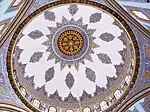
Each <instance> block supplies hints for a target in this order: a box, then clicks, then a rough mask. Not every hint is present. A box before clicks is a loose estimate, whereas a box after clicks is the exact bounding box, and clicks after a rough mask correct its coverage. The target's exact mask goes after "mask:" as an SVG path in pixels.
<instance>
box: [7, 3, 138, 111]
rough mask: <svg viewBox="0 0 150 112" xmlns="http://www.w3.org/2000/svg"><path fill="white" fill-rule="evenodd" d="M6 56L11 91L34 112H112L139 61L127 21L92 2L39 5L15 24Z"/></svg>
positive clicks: (131, 84)
mask: <svg viewBox="0 0 150 112" xmlns="http://www.w3.org/2000/svg"><path fill="white" fill-rule="evenodd" d="M60 4H62V5H60ZM54 5H55V7H53V6H54ZM106 9H107V10H106ZM85 12H86V14H85ZM112 12H113V13H112ZM112 14H113V15H112ZM31 18H32V20H31ZM41 21H42V23H41ZM16 37H17V38H16ZM7 58H8V62H7V68H8V73H9V75H8V76H9V78H10V82H11V84H12V87H13V89H14V90H15V92H16V94H17V95H18V96H19V98H20V99H21V101H22V102H23V103H24V104H25V105H26V106H27V107H29V108H30V109H31V110H33V111H37V112H41V111H45V112H47V111H48V110H49V111H53V112H62V111H63V112H81V111H82V112H91V111H95V110H96V111H98V112H99V111H105V110H108V111H113V110H114V109H115V108H117V106H116V105H118V106H119V104H120V103H119V102H121V101H123V100H124V99H125V97H126V96H127V94H128V92H129V91H130V89H131V88H132V86H133V84H134V81H135V79H136V75H137V74H138V68H139V59H140V58H139V51H138V45H137V41H136V38H135V37H134V34H133V32H132V30H131V29H130V27H129V26H128V24H127V23H126V22H125V21H124V20H123V19H122V18H121V17H120V16H119V15H118V14H117V13H115V12H114V11H112V10H111V9H109V8H108V7H106V6H104V5H101V4H98V5H97V4H96V3H94V2H89V3H87V4H84V3H68V2H66V3H64V2H63V3H61V2H54V3H51V4H47V5H45V6H43V7H41V8H39V9H37V10H36V11H35V12H33V13H32V14H31V15H29V16H28V17H27V18H26V19H25V20H24V21H23V22H22V23H21V24H20V25H19V27H18V29H17V30H16V32H15V34H14V35H13V38H12V40H11V42H10V45H9V50H8V54H7Z"/></svg>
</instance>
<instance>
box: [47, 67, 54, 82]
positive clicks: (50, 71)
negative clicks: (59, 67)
mask: <svg viewBox="0 0 150 112" xmlns="http://www.w3.org/2000/svg"><path fill="white" fill-rule="evenodd" d="M54 74H55V70H54V67H52V68H49V69H48V70H47V71H46V72H45V81H46V82H48V81H50V80H52V78H53V77H54Z"/></svg>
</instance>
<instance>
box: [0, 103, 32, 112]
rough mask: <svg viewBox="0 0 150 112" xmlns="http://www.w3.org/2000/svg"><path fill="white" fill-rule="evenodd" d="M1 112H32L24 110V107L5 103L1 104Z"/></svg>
mask: <svg viewBox="0 0 150 112" xmlns="http://www.w3.org/2000/svg"><path fill="white" fill-rule="evenodd" d="M0 110H6V111H10V112H31V111H30V110H29V109H27V108H22V107H19V106H16V105H14V104H11V103H4V102H0Z"/></svg>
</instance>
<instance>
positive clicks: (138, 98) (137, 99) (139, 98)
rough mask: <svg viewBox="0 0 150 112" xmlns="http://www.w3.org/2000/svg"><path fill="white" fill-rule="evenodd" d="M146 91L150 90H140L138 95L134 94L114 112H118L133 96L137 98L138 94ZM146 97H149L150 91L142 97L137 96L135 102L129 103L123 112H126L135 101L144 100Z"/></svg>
mask: <svg viewBox="0 0 150 112" xmlns="http://www.w3.org/2000/svg"><path fill="white" fill-rule="evenodd" d="M147 89H150V87H148V88H144V89H143V90H141V91H140V92H138V93H136V94H134V95H133V96H132V97H130V98H128V99H127V100H126V101H125V102H124V103H123V104H121V105H120V106H119V108H117V110H116V112H120V109H121V108H122V106H123V105H124V104H127V103H128V102H129V101H130V100H131V99H132V98H134V97H135V96H138V94H140V93H142V92H143V91H145V90H147ZM148 95H150V91H148V92H146V93H144V94H142V95H141V96H139V97H136V99H135V100H133V101H132V102H131V103H129V104H128V105H127V106H126V107H124V108H123V112H126V111H127V110H128V109H129V108H130V107H131V106H132V105H134V104H135V103H136V102H137V101H139V100H141V99H142V98H144V97H146V96H148ZM121 110H122V109H121Z"/></svg>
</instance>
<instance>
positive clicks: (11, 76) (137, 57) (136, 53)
mask: <svg viewBox="0 0 150 112" xmlns="http://www.w3.org/2000/svg"><path fill="white" fill-rule="evenodd" d="M65 3H70V2H67V1H65ZM71 3H72V2H71ZM59 4H64V1H63V2H62V1H59V2H54V3H51V4H48V5H45V6H43V7H41V8H40V9H38V10H36V11H35V12H33V13H32V14H31V15H29V16H28V17H27V18H26V19H25V20H24V21H23V22H22V23H21V24H20V25H19V27H18V29H17V30H16V32H15V34H14V35H13V38H12V40H11V43H10V45H9V50H8V54H7V60H8V61H7V69H8V74H9V79H10V82H11V84H12V87H13V89H14V90H15V92H16V94H17V95H18V96H19V97H20V99H21V100H22V102H23V103H24V104H25V105H26V106H28V107H29V108H30V109H31V110H33V111H37V112H40V111H41V110H40V109H39V108H37V107H35V106H34V105H32V103H31V102H30V101H29V100H28V99H27V98H26V97H25V96H23V94H22V93H21V91H20V88H19V87H18V85H17V83H18V82H17V79H16V77H15V73H14V70H13V59H12V58H13V56H12V55H13V52H14V47H15V44H16V41H17V39H16V37H17V36H18V35H19V33H20V32H21V30H22V29H23V28H24V27H25V25H26V24H27V23H28V22H29V21H30V19H31V18H34V17H35V16H36V15H37V14H40V13H41V12H42V11H45V10H47V9H48V8H51V7H53V6H54V5H59ZM87 4H90V5H91V6H96V7H99V8H101V9H102V10H106V9H107V11H108V13H109V14H112V15H113V16H114V17H116V19H118V20H119V21H120V22H121V23H122V25H123V26H124V27H125V30H126V31H127V33H128V34H129V37H130V39H131V41H132V46H133V47H134V49H133V51H134V56H135V63H134V64H135V67H134V70H133V74H132V80H131V83H130V85H129V87H128V88H127V90H126V91H125V93H124V94H123V95H122V97H121V98H120V99H119V100H117V101H116V102H115V103H114V104H113V105H112V106H110V107H109V108H108V111H112V110H113V109H114V108H116V107H117V106H118V105H119V104H120V103H121V101H123V100H124V99H125V97H126V96H127V94H128V93H129V91H130V89H131V88H132V87H133V85H134V83H135V80H136V77H137V74H138V69H139V61H140V55H139V49H138V44H137V41H136V38H135V36H134V34H133V32H132V30H131V29H130V27H129V25H128V24H127V23H126V22H125V21H124V20H123V19H122V17H121V16H119V15H118V14H117V13H115V12H114V11H113V10H111V9H109V8H108V7H106V6H104V5H102V4H98V3H95V2H87ZM66 28H67V27H65V30H64V31H66ZM73 29H75V30H76V31H78V32H79V33H80V34H82V35H83V36H82V37H84V43H88V38H87V39H86V37H87V35H86V34H85V33H84V32H83V31H81V29H80V31H79V30H78V28H76V27H73ZM69 30H70V28H69ZM64 31H63V30H62V32H64ZM62 32H61V31H60V33H58V32H57V33H56V34H55V37H58V38H59V35H61V33H62ZM57 35H58V36H57ZM58 38H53V43H54V45H53V50H54V51H55V53H56V54H57V55H58V52H60V49H59V47H58V48H54V46H55V44H58V43H57V42H58ZM84 45H85V44H84ZM84 45H83V48H85V49H86V47H87V46H88V45H85V46H84ZM80 52H82V53H81V54H80V53H77V54H74V59H76V60H78V59H79V57H82V56H84V55H83V54H85V53H86V50H85V51H82V50H81V51H80ZM58 56H59V57H60V58H61V59H63V60H66V61H71V59H72V57H70V58H66V55H64V53H62V55H58Z"/></svg>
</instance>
